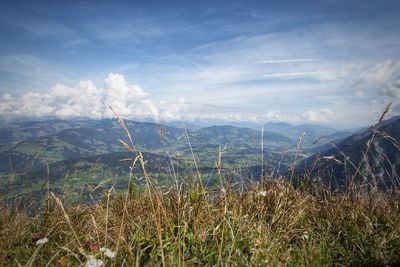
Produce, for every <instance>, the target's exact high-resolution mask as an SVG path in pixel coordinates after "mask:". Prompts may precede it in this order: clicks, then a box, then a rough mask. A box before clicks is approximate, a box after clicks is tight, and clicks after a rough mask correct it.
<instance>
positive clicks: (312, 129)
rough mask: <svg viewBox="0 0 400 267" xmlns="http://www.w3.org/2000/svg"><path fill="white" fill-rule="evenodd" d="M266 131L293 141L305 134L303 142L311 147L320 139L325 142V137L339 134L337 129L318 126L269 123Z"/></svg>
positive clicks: (265, 126) (266, 125)
mask: <svg viewBox="0 0 400 267" xmlns="http://www.w3.org/2000/svg"><path fill="white" fill-rule="evenodd" d="M264 129H265V130H266V131H270V132H275V133H280V134H282V135H284V136H286V137H288V138H290V139H292V140H297V139H298V138H299V137H300V135H301V134H302V133H305V136H304V139H303V141H302V142H303V143H302V144H303V145H304V146H309V145H311V144H313V143H314V142H315V141H316V140H318V139H320V140H321V141H323V142H325V140H323V137H326V136H329V135H331V134H334V133H335V132H337V130H336V129H333V128H330V127H327V126H322V125H317V124H300V125H293V124H290V123H286V122H269V123H266V124H264Z"/></svg>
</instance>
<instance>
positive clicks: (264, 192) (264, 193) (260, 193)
mask: <svg viewBox="0 0 400 267" xmlns="http://www.w3.org/2000/svg"><path fill="white" fill-rule="evenodd" d="M258 195H259V196H263V197H266V196H267V191H265V190H263V191H260V192H258Z"/></svg>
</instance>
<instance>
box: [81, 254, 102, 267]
mask: <svg viewBox="0 0 400 267" xmlns="http://www.w3.org/2000/svg"><path fill="white" fill-rule="evenodd" d="M102 265H103V261H102V260H98V259H96V258H95V257H94V256H92V255H90V256H88V257H87V261H86V264H85V267H100V266H102Z"/></svg>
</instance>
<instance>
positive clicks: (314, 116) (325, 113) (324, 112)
mask: <svg viewBox="0 0 400 267" xmlns="http://www.w3.org/2000/svg"><path fill="white" fill-rule="evenodd" d="M334 115H335V114H334V112H333V111H331V110H330V109H328V108H321V109H319V110H308V111H306V112H304V113H303V114H302V117H303V118H304V119H305V120H308V121H312V122H329V121H332V118H333V116H334Z"/></svg>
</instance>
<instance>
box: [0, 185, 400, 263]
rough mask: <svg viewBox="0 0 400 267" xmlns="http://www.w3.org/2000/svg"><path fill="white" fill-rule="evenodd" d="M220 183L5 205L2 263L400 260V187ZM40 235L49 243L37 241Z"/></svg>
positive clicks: (1, 229)
mask: <svg viewBox="0 0 400 267" xmlns="http://www.w3.org/2000/svg"><path fill="white" fill-rule="evenodd" d="M225 191H226V193H224V194H220V193H215V192H208V193H204V192H203V193H202V192H201V191H200V190H199V189H198V187H197V188H187V189H183V188H181V190H176V188H169V189H168V191H166V190H164V191H162V190H161V189H157V188H153V190H151V191H146V192H141V193H138V192H137V190H136V189H135V188H134V187H133V184H131V186H130V188H129V189H128V190H127V193H126V195H122V194H118V193H117V192H115V191H113V189H111V190H109V191H106V192H105V194H104V196H103V198H102V200H101V201H100V202H99V203H97V204H95V205H92V206H80V205H78V206H75V207H69V208H66V207H64V206H63V204H62V203H61V201H60V200H59V198H58V197H56V196H49V198H48V202H46V203H45V205H44V207H43V210H42V212H41V213H40V214H37V215H36V216H35V217H29V216H28V213H27V211H26V210H25V211H24V210H22V211H21V210H18V209H17V208H10V207H6V206H2V208H1V215H0V216H1V217H0V234H1V242H0V262H1V263H2V265H3V266H7V265H10V266H14V265H16V263H17V262H18V263H19V264H21V265H24V264H26V263H31V264H32V266H46V265H50V266H52V265H57V264H58V265H62V264H60V263H63V262H65V265H70V266H78V265H82V264H84V263H85V262H86V261H87V259H88V258H89V256H90V255H93V256H95V257H96V258H98V259H101V260H102V261H103V262H104V263H105V264H106V265H109V266H121V265H122V264H124V265H126V266H135V265H137V266H142V265H148V266H154V265H155V266H158V265H167V266H194V265H198V266H215V265H217V266H230V265H236V266H243V265H247V266H250V265H251V266H260V265H263V266H265V265H268V266H283V265H285V266H332V265H336V266H340V265H346V266H348V265H353V266H395V265H397V264H399V263H400V227H399V225H400V216H399V214H400V194H399V192H396V191H395V192H391V193H384V194H383V193H380V192H375V193H371V192H363V193H361V192H359V194H356V195H351V196H350V195H348V194H346V193H338V194H331V193H330V192H329V191H326V190H325V189H323V188H317V189H314V192H305V191H304V190H300V189H296V188H294V187H292V186H291V185H290V184H288V183H287V182H284V181H274V182H271V181H270V182H266V183H264V184H263V185H256V184H254V185H249V186H248V187H247V188H245V189H243V190H239V191H238V190H237V189H234V188H233V187H232V186H228V185H226V186H225ZM183 192H185V193H183ZM122 218H123V219H122ZM44 237H46V238H48V239H49V241H48V242H47V243H45V244H44V245H42V246H40V247H38V246H37V245H36V244H35V243H36V241H37V240H39V239H42V238H44ZM101 247H106V248H108V249H110V250H111V251H113V252H115V253H116V257H115V258H113V259H110V258H107V257H105V256H104V254H103V253H101V252H100V251H99V248H101ZM35 251H36V253H35ZM32 255H34V258H32ZM57 262H58V263H57Z"/></svg>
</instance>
